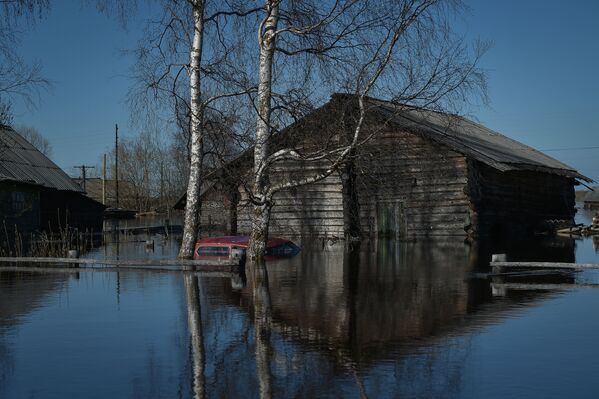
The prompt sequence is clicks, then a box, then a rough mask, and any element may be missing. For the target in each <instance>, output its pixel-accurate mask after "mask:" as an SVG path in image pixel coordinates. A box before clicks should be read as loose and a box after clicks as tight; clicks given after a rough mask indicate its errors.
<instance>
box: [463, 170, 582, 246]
mask: <svg viewBox="0 0 599 399" xmlns="http://www.w3.org/2000/svg"><path fill="white" fill-rule="evenodd" d="M468 170H469V173H468V176H469V184H468V193H469V196H470V198H471V201H472V212H471V217H472V220H473V222H474V223H473V225H474V226H475V231H474V233H475V235H478V236H486V235H494V236H510V235H513V234H517V235H530V234H531V233H532V232H533V231H535V230H543V229H546V228H550V227H552V226H553V225H555V224H559V223H560V221H561V222H562V223H563V222H566V223H567V222H572V221H573V219H574V214H575V212H576V210H575V204H576V199H575V193H574V181H573V179H571V178H566V177H561V176H557V175H554V174H549V173H542V172H533V171H507V172H501V171H498V170H496V169H494V168H491V167H490V166H487V165H485V164H483V163H481V162H478V161H470V162H469V168H468Z"/></svg>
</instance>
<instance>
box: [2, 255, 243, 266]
mask: <svg viewBox="0 0 599 399" xmlns="http://www.w3.org/2000/svg"><path fill="white" fill-rule="evenodd" d="M0 263H55V264H86V265H90V264H91V265H94V264H95V265H111V266H119V267H120V266H147V267H153V266H200V267H206V268H208V267H231V266H238V265H239V260H236V259H227V260H191V259H127V260H124V259H87V258H45V257H0Z"/></svg>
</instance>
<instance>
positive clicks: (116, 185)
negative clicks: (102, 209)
mask: <svg viewBox="0 0 599 399" xmlns="http://www.w3.org/2000/svg"><path fill="white" fill-rule="evenodd" d="M114 195H115V197H116V205H115V208H118V207H119V125H117V124H115V125H114Z"/></svg>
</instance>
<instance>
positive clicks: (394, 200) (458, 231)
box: [356, 128, 470, 239]
mask: <svg viewBox="0 0 599 399" xmlns="http://www.w3.org/2000/svg"><path fill="white" fill-rule="evenodd" d="M356 165H357V167H356V170H357V187H358V190H359V191H358V192H359V195H358V198H359V203H360V221H361V227H362V234H366V235H371V236H374V235H377V234H378V235H379V236H390V237H396V238H399V239H414V238H418V237H440V236H464V237H465V236H466V229H467V228H468V225H469V224H470V212H469V199H468V196H467V195H466V192H465V189H466V185H467V182H468V168H467V161H466V157H465V156H463V155H461V154H458V153H457V152H454V151H452V150H450V149H449V148H447V147H445V146H442V145H439V144H435V143H433V142H431V141H430V140H425V139H423V138H421V137H419V136H417V135H415V134H412V133H406V132H401V131H398V130H393V129H391V128H389V129H387V130H386V131H384V132H381V133H380V134H378V135H377V136H376V137H375V139H374V140H372V141H371V142H369V143H368V144H367V145H364V146H362V147H361V148H360V150H359V155H358V158H357V159H356Z"/></svg>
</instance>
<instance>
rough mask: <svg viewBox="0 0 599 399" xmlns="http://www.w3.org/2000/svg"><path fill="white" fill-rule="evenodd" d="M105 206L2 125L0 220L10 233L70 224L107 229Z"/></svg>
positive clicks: (61, 226)
mask: <svg viewBox="0 0 599 399" xmlns="http://www.w3.org/2000/svg"><path fill="white" fill-rule="evenodd" d="M103 212H104V206H103V205H102V204H101V203H99V202H97V201H95V200H93V199H91V198H89V197H87V196H86V195H84V192H83V190H82V188H81V187H80V186H79V185H77V184H76V183H75V182H73V181H72V180H71V178H70V177H69V176H68V175H67V174H66V173H65V172H64V171H63V170H62V169H60V168H59V167H58V166H57V165H56V164H55V163H54V162H52V161H51V160H50V159H48V157H46V156H45V155H44V154H42V153H41V152H40V151H38V150H37V149H36V148H35V147H34V146H33V145H31V144H30V143H29V142H28V141H27V140H25V139H24V138H23V137H21V136H20V135H19V134H18V133H16V132H15V131H14V130H13V129H12V128H10V127H8V126H3V125H0V223H2V229H3V230H4V231H5V232H7V233H8V234H13V233H14V232H15V230H16V231H18V232H19V233H20V234H28V233H30V232H33V231H40V230H51V231H54V232H57V231H59V229H64V228H66V227H67V226H69V227H73V228H79V229H87V230H95V231H100V230H102V217H103V215H102V214H103Z"/></svg>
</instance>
